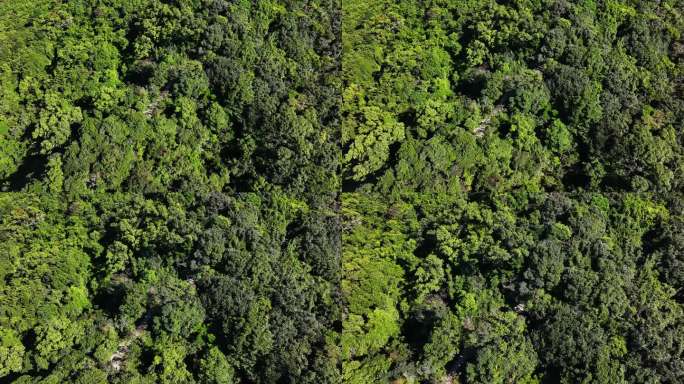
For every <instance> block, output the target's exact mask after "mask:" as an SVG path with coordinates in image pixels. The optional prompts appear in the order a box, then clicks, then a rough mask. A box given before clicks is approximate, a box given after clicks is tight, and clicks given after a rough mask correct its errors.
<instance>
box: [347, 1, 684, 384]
mask: <svg viewBox="0 0 684 384" xmlns="http://www.w3.org/2000/svg"><path fill="white" fill-rule="evenodd" d="M342 7H343V32H342V33H343V35H342V42H343V58H342V63H343V64H342V68H343V75H342V76H343V87H344V88H343V98H344V99H343V100H344V101H343V106H342V111H341V113H342V116H343V121H342V143H343V156H344V157H343V160H344V164H343V176H344V191H345V192H344V194H343V198H342V207H343V208H342V214H343V218H344V227H343V281H342V285H341V287H342V295H343V303H344V308H345V309H344V313H343V316H344V318H343V328H344V330H343V334H342V337H341V356H342V359H343V361H344V363H343V376H344V379H345V381H346V382H348V383H371V382H387V381H392V382H394V383H417V382H434V383H457V382H463V383H535V382H544V383H626V382H632V383H661V382H662V383H681V382H684V317H683V315H684V312H683V311H684V307H683V306H682V304H683V303H684V295H683V294H682V292H683V290H684V269H683V267H684V264H683V263H684V252H683V250H684V248H683V247H684V226H683V223H684V206H683V205H682V201H683V200H682V198H683V197H684V196H683V195H682V192H683V191H684V189H683V187H684V184H682V182H683V180H684V178H683V176H684V158H683V155H684V147H683V146H682V145H683V144H684V133H683V132H684V126H683V124H684V123H683V121H684V92H683V91H684V82H683V81H682V79H683V74H684V37H683V36H682V32H684V18H683V16H684V15H683V14H682V13H683V12H684V4H682V3H681V1H678V0H665V1H622V0H606V1H598V0H596V1H594V0H584V1H568V0H498V1H494V0H471V1H467V0H464V1H446V0H422V1H421V0H403V1H394V0H392V1H390V0H378V1H362V0H349V1H344V2H343V3H342Z"/></svg>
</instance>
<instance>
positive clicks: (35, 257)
mask: <svg viewBox="0 0 684 384" xmlns="http://www.w3.org/2000/svg"><path fill="white" fill-rule="evenodd" d="M338 14H339V6H338V5H336V4H335V3H334V2H331V1H328V0H311V1H279V0H273V1H270V0H268V1H258V2H252V1H226V0H192V1H182V0H163V1H162V0H152V1H148V0H145V1H139V0H76V1H58V0H42V1H41V0H19V1H2V2H0V93H1V94H0V148H2V151H1V152H0V188H1V189H2V190H3V191H4V192H2V195H1V196H0V381H3V382H7V381H9V382H13V381H14V382H17V383H33V382H36V383H37V382H41V383H43V382H44V383H103V382H114V383H190V382H197V383H230V382H245V383H247V382H251V383H274V382H282V383H285V382H292V383H309V382H310V383H321V382H333V381H335V380H336V377H338V376H339V373H338V372H339V369H338V367H337V364H336V360H335V356H334V355H333V354H331V353H330V351H331V347H330V342H331V340H333V339H332V338H331V337H332V336H330V335H333V334H334V333H333V331H334V326H335V324H339V316H340V310H339V308H340V304H339V297H340V296H339V294H338V291H339V275H340V273H339V265H340V263H339V260H340V259H339V258H340V256H339V255H340V248H339V244H340V240H339V234H340V230H339V224H338V222H337V219H336V214H335V211H336V209H338V207H337V203H336V202H337V200H338V197H337V196H338V195H339V188H340V180H341V179H340V177H339V176H337V175H338V174H339V172H338V164H339V149H338V148H339V126H338V125H337V123H336V122H337V121H338V118H337V110H338V109H339V106H338V104H339V100H340V98H339V91H338V90H339V86H337V85H336V82H339V80H338V79H339V76H337V72H338V68H339V60H338V59H337V58H338V56H339V52H340V45H339V31H338V30H339V27H337V25H338V23H339V15H338Z"/></svg>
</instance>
